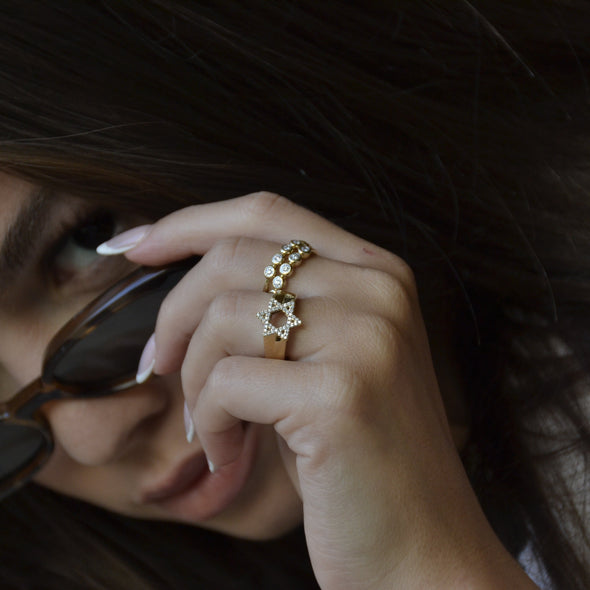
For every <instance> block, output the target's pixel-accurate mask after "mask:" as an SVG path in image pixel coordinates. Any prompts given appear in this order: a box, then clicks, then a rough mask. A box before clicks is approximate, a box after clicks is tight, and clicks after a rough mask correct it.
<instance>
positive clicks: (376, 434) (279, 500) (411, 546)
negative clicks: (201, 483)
mask: <svg viewBox="0 0 590 590" xmlns="http://www.w3.org/2000/svg"><path fill="white" fill-rule="evenodd" d="M10 182H12V181H8V184H7V183H6V182H5V183H2V185H0V186H2V190H3V191H4V192H3V194H0V203H2V209H1V210H0V219H2V220H6V219H10V217H11V215H14V211H15V209H18V207H19V206H20V205H22V200H23V198H24V197H23V192H22V191H25V190H26V187H22V186H21V187H20V189H19V186H18V182H20V181H18V182H17V186H15V185H12V186H11V185H10ZM19 190H20V191H21V192H19ZM145 230H146V231H145V232H144V235H143V237H142V239H141V240H140V241H139V242H138V243H137V245H135V247H133V248H131V249H129V250H128V251H127V252H126V254H125V255H126V257H127V258H128V259H129V260H130V261H132V262H134V263H140V264H147V265H155V264H165V263H169V262H173V261H175V260H181V259H184V258H186V257H188V256H191V255H193V254H201V255H203V259H202V260H201V262H200V263H199V264H198V265H197V266H195V267H194V268H193V269H192V270H191V271H190V272H189V273H188V274H187V275H186V277H185V278H184V279H183V280H182V281H181V283H180V284H179V285H178V286H177V287H176V288H175V289H174V290H173V291H172V292H171V293H170V295H169V296H168V298H167V300H166V301H165V303H164V305H163V306H162V309H161V311H160V315H159V318H158V324H157V328H156V333H155V352H154V351H149V350H148V351H147V352H146V354H147V355H148V356H153V360H154V362H155V367H154V372H155V373H156V374H157V375H159V376H160V377H158V378H157V379H154V380H150V381H148V382H147V383H146V384H145V385H144V386H141V387H137V388H134V389H133V390H130V391H128V392H126V393H124V394H120V395H117V396H113V397H109V398H104V399H101V400H91V401H86V402H79V401H76V402H67V403H64V402H58V403H55V404H53V405H52V406H51V407H49V408H48V409H47V416H48V419H49V420H50V423H51V426H52V428H53V430H54V433H55V436H56V439H57V440H58V448H57V452H56V453H55V455H54V457H52V459H51V462H50V464H49V465H48V467H47V468H46V469H44V470H43V471H42V472H41V474H40V475H39V476H38V481H39V482H40V483H42V484H44V485H46V486H48V487H51V488H53V489H56V490H58V491H62V492H64V493H68V494H71V495H75V496H78V497H81V498H83V499H86V500H88V501H90V502H95V503H97V504H101V505H103V506H105V507H107V508H109V509H112V510H116V511H119V512H122V513H125V514H130V515H133V516H139V517H159V518H166V515H165V514H159V513H158V512H157V508H154V507H150V506H149V505H148V506H146V505H142V506H141V509H140V510H138V507H137V505H136V504H134V502H133V499H132V498H133V493H134V490H136V489H137V486H138V482H140V481H141V480H142V478H145V477H146V474H150V473H151V474H155V473H156V472H158V470H164V469H165V466H166V465H167V464H169V463H170V461H172V460H173V458H175V457H178V456H179V454H181V455H182V454H185V453H186V452H187V446H190V447H191V449H201V448H202V449H204V450H205V451H206V454H207V457H208V458H209V460H210V461H211V463H212V464H213V465H214V467H215V473H214V474H213V476H212V477H216V476H217V477H223V474H224V471H225V470H230V469H231V468H232V464H233V463H234V461H236V460H239V459H238V458H239V457H240V455H241V453H242V450H243V448H244V444H245V443H244V429H243V427H242V425H243V424H244V423H249V424H255V425H256V426H254V427H252V428H255V429H256V430H257V438H258V445H257V451H256V454H255V467H254V469H253V472H252V474H251V475H250V477H249V478H248V481H247V483H246V485H245V486H244V488H243V489H242V490H241V492H240V494H239V495H238V497H237V498H236V500H235V501H234V502H232V503H231V505H230V506H229V507H228V508H227V509H226V510H224V511H223V512H222V513H221V514H219V515H217V516H216V517H215V518H213V519H209V520H207V521H206V522H204V523H203V522H201V523H199V524H200V525H201V526H207V527H210V528H213V529H215V530H220V531H223V532H227V533H230V534H234V535H239V536H247V537H253V538H265V537H272V536H276V535H277V534H280V533H281V532H285V531H286V530H288V529H289V528H291V527H292V526H294V525H295V524H296V523H297V522H299V520H300V518H301V510H303V520H304V525H305V530H306V537H307V541H308V547H309V551H310V556H311V559H312V563H313V566H314V570H315V573H316V576H317V578H318V581H319V583H320V585H321V586H322V588H325V589H332V588H333V589H336V588H338V589H347V588H364V589H369V590H370V589H373V588H379V589H381V588H383V589H384V588H393V587H396V588H433V587H436V588H474V589H475V588H477V589H480V588H481V589H484V588H485V589H487V588H506V587H510V588H517V589H518V588H523V589H524V588H535V586H534V584H532V582H530V580H529V579H528V578H527V577H526V576H525V575H524V574H523V573H522V571H521V569H520V568H519V566H518V565H517V564H516V562H515V561H513V560H512V558H511V557H510V556H509V555H508V553H507V552H506V551H505V550H504V548H503V547H502V546H501V544H500V543H499V541H498V540H497V538H496V537H495V536H494V533H493V532H492V530H491V528H490V527H489V525H488V523H487V521H486V519H485V517H484V515H483V513H482V512H481V510H480V508H479V505H478V504H477V501H476V498H475V496H474V494H473V491H472V490H471V488H470V486H469V482H468V480H467V477H466V475H465V473H464V471H463V468H462V465H461V462H460V459H459V456H458V453H457V448H456V441H455V440H453V435H452V431H451V428H450V427H449V423H448V421H447V417H446V414H445V407H444V404H443V399H442V397H441V394H440V391H439V385H438V382H437V378H436V375H435V371H434V367H433V362H432V356H431V354H430V349H429V343H428V338H427V335H426V330H425V328H424V323H423V320H422V316H421V313H420V308H419V305H418V297H417V293H416V288H415V284H414V279H413V275H412V272H411V270H410V269H409V268H408V267H407V265H406V264H405V263H404V262H403V261H402V260H401V259H400V258H398V257H397V256H395V255H394V254H392V253H390V252H387V251H384V250H382V249H380V248H379V247H377V246H375V245H374V244H370V243H369V242H366V241H365V240H362V239H360V238H358V237H356V236H353V235H351V234H349V233H347V232H344V231H343V230H341V229H340V228H338V227H336V226H334V225H332V224H330V223H329V222H327V221H326V220H324V219H322V218H320V217H318V216H316V215H313V214H312V213H310V212H308V211H306V210H304V209H301V208H300V207H297V206H296V205H294V204H293V203H291V202H289V201H287V200H286V199H284V198H282V197H279V196H277V195H271V194H268V193H258V194H255V195H249V196H246V197H241V198H238V199H235V200H232V201H226V202H222V203H215V204H207V205H199V206H195V207H190V208H187V209H184V210H182V211H179V212H176V213H173V214H171V215H169V216H168V217H166V218H164V219H162V220H160V221H158V222H157V223H155V224H153V225H151V226H147V227H146V228H145ZM285 237H297V238H301V239H304V240H306V241H308V242H309V243H310V244H312V245H313V246H314V249H315V250H316V252H317V253H318V254H316V255H314V256H313V257H312V258H310V259H309V260H307V261H306V262H305V263H304V265H303V266H302V267H301V268H299V269H297V271H296V272H295V274H294V276H293V277H291V278H290V279H289V285H288V286H289V290H290V291H292V292H294V293H296V294H297V296H298V300H297V307H296V315H297V316H298V317H300V318H301V319H302V320H303V322H304V325H303V326H302V327H300V328H298V329H297V330H296V331H294V332H293V334H292V336H291V337H290V339H289V342H288V356H289V360H285V361H281V360H270V359H265V358H263V357H264V350H263V340H262V338H261V335H260V332H261V325H260V322H259V320H258V319H257V318H256V312H257V311H259V310H261V309H264V308H265V307H266V304H267V302H268V298H269V296H268V294H265V293H262V292H261V284H262V279H261V277H262V273H261V267H262V264H264V262H265V261H268V260H270V258H271V256H272V255H273V254H274V253H275V252H276V251H277V244H281V243H283V241H284V239H285ZM261 261H262V262H261ZM88 298H90V294H89V293H84V294H79V295H78V296H77V297H76V298H75V299H76V301H75V303H74V302H73V301H72V300H71V298H70V301H69V302H68V305H67V306H66V305H65V303H64V304H63V306H62V307H64V308H65V307H67V308H68V309H69V311H70V315H71V313H72V308H73V307H76V306H81V305H83V302H84V300H87V299H88ZM9 307H10V306H6V305H5V306H4V307H3V310H4V311H3V317H2V318H0V319H1V321H2V325H3V326H4V325H5V324H4V322H5V321H6V322H7V324H6V325H7V329H8V330H9V331H8V332H4V334H7V336H10V338H8V337H7V338H3V342H4V345H2V348H1V349H0V360H1V362H2V365H3V366H4V367H5V368H6V373H7V374H10V376H11V379H13V380H14V381H16V382H17V383H19V384H24V383H25V382H26V381H27V380H29V379H32V378H33V377H35V376H36V375H37V374H38V371H39V365H40V359H41V357H42V351H43V347H44V345H45V344H46V342H47V340H48V338H49V335H50V334H51V333H52V331H53V330H54V329H56V328H57V327H59V324H60V321H59V319H58V316H57V315H54V314H53V313H51V314H49V313H47V314H44V313H43V312H42V311H40V312H38V315H36V314H35V313H32V310H31V309H29V310H28V311H27V312H26V313H25V312H23V314H22V315H19V314H14V313H12V315H10V314H9V313H8V311H7V310H9ZM64 315H65V309H64ZM60 319H61V318H60ZM25 328H26V329H25ZM8 340H11V341H15V340H18V341H19V342H21V341H22V344H19V346H18V347H17V346H7V345H6V342H7V341H8ZM24 350H27V351H33V350H34V351H35V352H34V354H30V352H28V353H27V355H24V354H23V351H24ZM19 351H20V354H19ZM23 356H26V357H27V358H26V360H24V359H22V358H21V357H23ZM144 360H148V361H149V360H151V359H144ZM451 372H452V371H451ZM185 399H186V403H187V405H188V407H189V409H190V412H191V414H192V418H193V422H194V424H195V427H196V434H197V438H196V440H195V441H194V442H193V443H191V445H188V443H187V442H186V440H184V434H183V433H182V428H181V427H179V425H180V424H182V407H183V403H184V400H185ZM154 511H155V514H154ZM187 521H190V515H187Z"/></svg>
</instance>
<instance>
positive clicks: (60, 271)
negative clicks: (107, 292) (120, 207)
mask: <svg viewBox="0 0 590 590" xmlns="http://www.w3.org/2000/svg"><path fill="white" fill-rule="evenodd" d="M57 225H58V227H57V230H56V232H55V233H54V234H53V237H52V239H50V240H49V244H48V246H47V247H46V248H44V254H43V256H42V260H41V269H42V271H41V272H42V275H43V277H44V280H45V282H46V284H47V286H48V287H49V289H50V290H51V291H52V293H53V294H54V295H55V294H56V293H57V294H59V295H60V296H64V297H66V296H75V295H77V294H82V293H89V292H92V291H95V290H99V289H100V288H101V287H102V288H104V287H106V286H108V284H109V283H110V282H114V281H115V280H116V279H117V278H119V276H121V274H122V272H121V271H122V269H130V268H131V263H129V262H128V261H127V260H126V259H125V258H123V257H118V256H116V257H112V258H105V257H104V256H100V255H99V254H97V253H96V247H97V246H98V245H99V244H101V243H102V242H104V241H106V240H108V239H110V238H112V237H113V236H114V235H115V234H117V233H120V232H121V231H123V230H124V229H126V228H127V227H128V226H129V223H128V221H126V220H125V219H124V218H123V216H121V215H120V214H118V213H117V212H115V211H111V210H108V209H104V208H94V209H91V210H88V209H83V210H81V211H78V212H75V213H74V214H73V215H72V214H69V215H66V217H65V219H64V220H63V221H62V222H60V223H59V224H57Z"/></svg>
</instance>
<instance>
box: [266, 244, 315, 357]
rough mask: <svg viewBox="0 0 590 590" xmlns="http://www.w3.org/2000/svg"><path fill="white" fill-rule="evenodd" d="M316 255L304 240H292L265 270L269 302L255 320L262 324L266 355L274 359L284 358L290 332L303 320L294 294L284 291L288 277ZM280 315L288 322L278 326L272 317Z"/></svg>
mask: <svg viewBox="0 0 590 590" xmlns="http://www.w3.org/2000/svg"><path fill="white" fill-rule="evenodd" d="M312 253H313V250H312V248H311V246H310V245H309V244H308V243H307V242H304V241H303V240H291V241H290V242H289V243H288V244H285V245H284V246H283V247H282V248H281V250H280V252H277V253H276V254H275V255H274V256H273V257H272V259H271V264H270V265H268V266H267V267H266V268H265V269H264V277H265V279H266V281H265V284H264V289H263V290H264V291H265V292H267V293H270V294H271V296H270V301H269V302H268V306H267V308H266V309H265V310H262V311H259V312H258V313H257V314H256V317H257V318H258V319H259V320H260V321H261V322H262V323H263V325H264V329H263V332H262V335H263V337H264V356H265V357H266V358H272V359H281V360H282V359H284V358H285V354H286V348H287V340H288V338H289V331H290V330H291V328H295V327H297V326H300V325H301V320H300V319H299V318H298V317H297V316H296V315H295V300H296V299H297V297H296V296H295V295H294V294H293V293H288V292H286V291H284V289H285V287H286V284H287V277H289V276H291V275H292V274H293V269H294V268H295V267H297V266H299V265H300V264H301V263H302V262H303V260H305V259H306V258H308V257H309V256H310V255H311V254H312ZM277 313H283V314H284V315H285V318H286V319H285V322H284V323H282V324H280V325H277V324H276V323H273V321H272V317H273V316H274V315H275V314H277Z"/></svg>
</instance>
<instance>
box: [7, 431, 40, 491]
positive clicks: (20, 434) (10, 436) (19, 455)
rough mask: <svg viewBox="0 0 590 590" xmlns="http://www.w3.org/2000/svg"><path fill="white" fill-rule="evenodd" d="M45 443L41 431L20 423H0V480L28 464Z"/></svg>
mask: <svg viewBox="0 0 590 590" xmlns="http://www.w3.org/2000/svg"><path fill="white" fill-rule="evenodd" d="M45 444H46V439H45V437H44V436H43V434H42V432H41V431H40V430H38V429H36V428H32V427H29V426H24V425H22V424H12V423H7V424H1V425H0V449H2V453H1V454H0V481H1V480H4V479H7V478H10V477H11V476H13V475H14V474H15V473H17V472H18V471H20V470H21V469H22V468H23V467H24V466H26V465H27V464H29V463H30V462H31V461H32V460H33V459H35V457H36V456H37V455H38V453H39V451H41V449H43V447H44V446H45Z"/></svg>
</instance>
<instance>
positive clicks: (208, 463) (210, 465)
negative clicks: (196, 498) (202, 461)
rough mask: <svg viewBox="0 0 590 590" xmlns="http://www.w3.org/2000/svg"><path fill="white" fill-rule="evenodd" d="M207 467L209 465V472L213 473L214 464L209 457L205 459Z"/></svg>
mask: <svg viewBox="0 0 590 590" xmlns="http://www.w3.org/2000/svg"><path fill="white" fill-rule="evenodd" d="M207 467H209V472H210V473H215V465H213V462H212V461H210V460H209V459H207Z"/></svg>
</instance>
